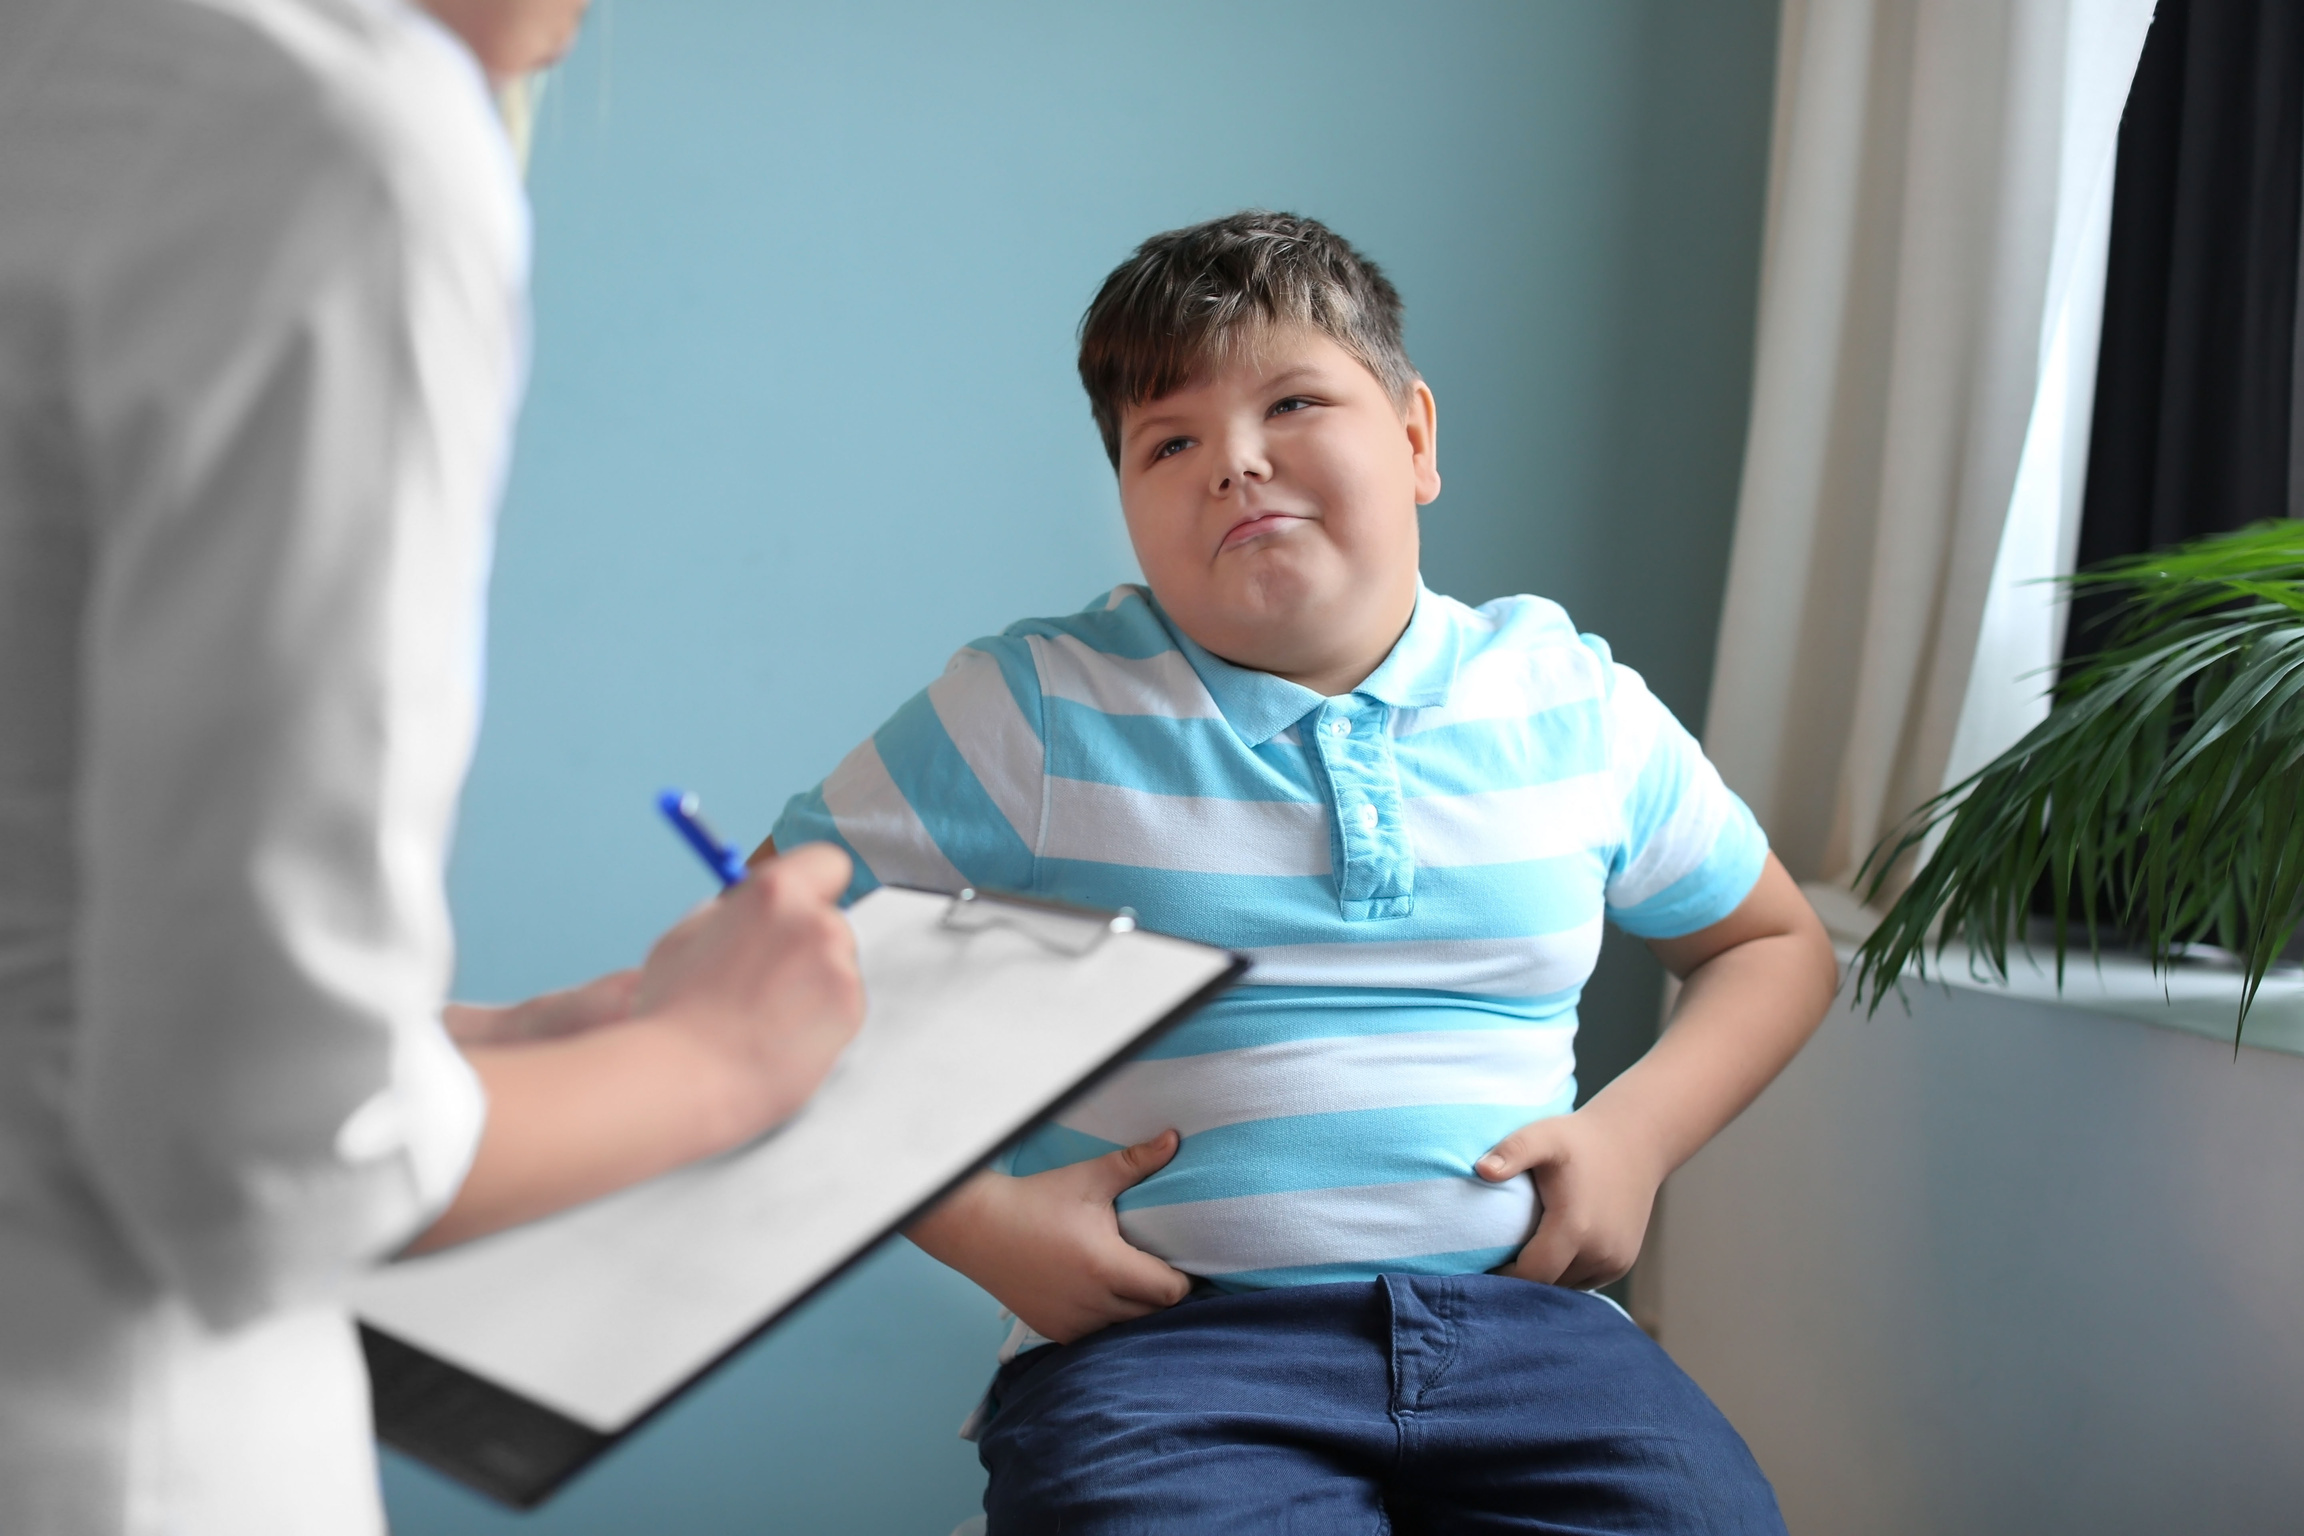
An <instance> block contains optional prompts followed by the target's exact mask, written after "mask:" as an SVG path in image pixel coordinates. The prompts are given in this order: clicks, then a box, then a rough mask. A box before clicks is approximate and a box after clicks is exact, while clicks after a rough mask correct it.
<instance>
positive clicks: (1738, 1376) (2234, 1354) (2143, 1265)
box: [1641, 986, 2304, 1536]
mask: <svg viewBox="0 0 2304 1536" xmlns="http://www.w3.org/2000/svg"><path fill="white" fill-rule="evenodd" d="M2283 990H2285V989H2283ZM1911 1005H1912V1006H1911V1012H1910V1013H1909V1014H1907V1013H1906V1012H1905V1011H1904V1010H1903V1009H1901V1008H1899V1007H1898V1005H1897V1004H1896V1003H1895V1002H1893V1001H1891V1002H1890V1003H1889V1004H1888V1005H1887V1006H1885V1007H1883V1008H1882V1009H1881V1010H1880V1012H1879V1014H1878V1015H1877V1016H1876V1017H1874V1018H1872V1019H1869V1020H1867V1019H1865V1018H1864V1017H1863V1016H1862V1014H1861V1012H1856V1013H1851V1012H1849V1011H1847V1010H1846V1009H1845V1007H1843V1009H1842V1010H1840V1011H1838V1012H1836V1013H1835V1014H1834V1016H1833V1017H1832V1018H1831V1019H1830V1020H1829V1021H1828V1022H1827V1023H1826V1025H1825V1027H1824V1030H1823V1032H1822V1033H1821V1034H1820V1035H1819V1036H1818V1037H1817V1039H1816V1041H1815V1043H1814V1044H1813V1045H1811V1046H1810V1047H1809V1049H1808V1050H1807V1051H1806V1052H1805V1053H1804V1054H1803V1055H1802V1056H1801V1057H1800V1058H1799V1059H1798V1060H1797V1061H1795V1062H1794V1063H1793V1065H1792V1067H1791V1068H1790V1069H1789V1070H1788V1071H1787V1072H1786V1073H1785V1074H1784V1076H1783V1078H1781V1079H1780V1080H1779V1081H1778V1082H1777V1083H1776V1084H1775V1086H1774V1087H1772V1088H1771V1089H1770V1090H1769V1091H1768V1092H1767V1094H1766V1095H1764V1096H1763V1097H1762V1099H1761V1100H1760V1102H1759V1103H1757V1104H1755V1105H1754V1106H1753V1108H1752V1109H1751V1110H1749V1111H1748V1112H1747V1113H1746V1114H1745V1115H1744V1117H1743V1118H1742V1119H1741V1120H1739V1121H1738V1122H1737V1123H1736V1124H1734V1125H1733V1126H1731V1127H1729V1129H1728V1130H1727V1131H1726V1132H1725V1133H1723V1134H1722V1136H1721V1137H1720V1138H1719V1139H1718V1140H1717V1141H1716V1142H1714V1143H1713V1144H1712V1146H1710V1147H1709V1148H1707V1149H1706V1150H1705V1151H1704V1152H1702V1153H1700V1154H1699V1155H1698V1156H1697V1157H1696V1159H1695V1160H1694V1161H1692V1162H1691V1163H1690V1164H1689V1165H1688V1166H1687V1167H1686V1168H1685V1169H1683V1170H1682V1171H1681V1172H1680V1173H1679V1174H1677V1175H1675V1176H1674V1178H1673V1180H1672V1182H1671V1183H1670V1185H1669V1186H1668V1187H1667V1190H1666V1195H1665V1206H1664V1211H1663V1215H1662V1217H1661V1219H1660V1221H1659V1224H1658V1231H1657V1233H1656V1236H1655V1239H1654V1247H1653V1248H1652V1250H1651V1254H1650V1256H1649V1257H1648V1258H1646V1259H1644V1260H1643V1261H1642V1269H1643V1273H1642V1277H1641V1288H1642V1302H1643V1310H1644V1311H1652V1312H1653V1314H1654V1317H1655V1319H1656V1321H1657V1322H1658V1324H1659V1325H1660V1328H1661V1335H1662V1339H1663V1342H1664V1344H1665V1346H1666V1347H1667V1348H1668V1349H1669V1350H1670V1351H1671V1353H1672V1354H1673V1356H1674V1357H1675V1358H1676V1359H1678V1360H1679V1361H1680V1363H1681V1365H1682V1366H1684V1367H1685V1368H1686V1369H1687V1370H1688V1371H1689V1372H1690V1374H1692V1375H1693V1376H1694V1377H1695V1378H1696V1380H1697V1381H1698V1382H1700V1383H1702V1385H1703V1386H1704V1387H1705V1389H1706V1390H1707V1391H1709V1392H1710V1393H1711V1394H1712V1395H1713V1397H1714V1398H1715V1399H1716V1400H1717V1401H1718V1402H1719V1404H1720V1406H1721V1408H1722V1409H1723V1410H1724V1411H1725V1412H1726V1413H1727V1414H1728V1416H1729V1418H1730V1419H1731V1420H1733V1421H1734V1422H1735V1423H1736V1425H1737V1426H1738V1428H1740V1429H1741V1430H1742V1431H1743V1432H1744V1435H1745V1437H1746V1438H1747V1440H1748V1441H1749V1442H1750V1443H1751V1446H1752V1449H1753V1451H1754V1453H1755V1454H1756V1455H1757V1456H1758V1457H1759V1459H1760V1463H1761V1465H1762V1466H1763V1467H1764V1468H1765V1469H1766V1470H1767V1472H1768V1474H1769V1476H1770V1477H1771V1478H1772V1479H1773V1480H1774V1482H1775V1484H1776V1489H1777V1493H1778V1496H1779V1498H1780V1499H1781V1500H1782V1503H1783V1506H1784V1512H1785V1517H1786V1520H1787V1521H1788V1523H1789V1525H1790V1527H1791V1529H1792V1531H1793V1532H1794V1533H1795V1536H1869V1533H1888V1532H1896V1533H1904V1532H1913V1533H1919V1532H1928V1533H1939V1532H1948V1533H1959V1536H1990V1533H1997V1532H2008V1533H2024V1536H2041V1533H2046V1532H2059V1531H2076V1532H2087V1533H2089V1536H2116V1533H2126V1532H2136V1533H2146V1532H2150V1533H2154V1536H2168V1533H2177V1532H2202V1533H2217V1536H2225V1533H2247V1532H2297V1531H2304V1059H2300V1058H2298V1057H2296V1056H2294V1055H2288V1054H2282V1053H2276V1052H2271V1051H2260V1050H2255V1049H2243V1050H2242V1051H2241V1052H2240V1053H2239V1055H2238V1058H2237V1059H2235V1057H2234V1053H2233V1050H2232V1047H2231V1045H2230V1043H2229V1037H2227V1038H2226V1040H2225V1041H2224V1042H2223V1043H2217V1042H2215V1041H2212V1040H2209V1039H2205V1038H2201V1037H2199V1036H2197V1035H2190V1034H2182V1033H2176V1032H2173V1031H2171V1030H2168V1029H2163V1028H2159V1027H2156V1026H2154V1025H2150V1024H2145V1023H2139V1022H2137V1021H2135V1020H2134V1019H2129V1018H2119V1017H2112V1016H2108V1015H2101V1014H2096V1013H2092V1012H2083V1011H2081V1010H2080V1009H2078V1008H2075V1007H2072V1006H2068V1005H2058V1004H2055V1003H2047V1002H2041V1001H2038V1000H2032V999H2024V998H2020V997H2014V996H2009V995H2006V994H2004V993H1995V992H1990V991H1978V990H1971V989H1967V988H1960V989H1952V990H1947V989H1945V988H1942V987H1934V986H1932V987H1927V988H1915V989H1913V991H1912V995H1911ZM2283 1011H2287V1010H2286V1007H2285V1005H2284V1007H2283Z"/></svg>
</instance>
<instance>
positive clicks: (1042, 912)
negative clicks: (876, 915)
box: [942, 886, 1136, 957]
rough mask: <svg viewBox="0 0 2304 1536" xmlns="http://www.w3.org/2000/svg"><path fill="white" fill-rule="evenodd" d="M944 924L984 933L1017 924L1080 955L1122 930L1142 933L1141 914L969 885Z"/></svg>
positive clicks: (1022, 930)
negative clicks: (988, 891) (993, 891)
mask: <svg viewBox="0 0 2304 1536" xmlns="http://www.w3.org/2000/svg"><path fill="white" fill-rule="evenodd" d="M942 926H944V927H946V928H950V929H953V930H955V931H956V932H960V933H981V932H983V931H984V930H985V929H987V928H1013V929H1015V930H1016V931H1017V932H1019V933H1022V934H1024V935H1026V936H1027V937H1029V938H1032V939H1035V940H1037V941H1038V942H1039V943H1040V944H1041V945H1042V946H1043V947H1044V948H1048V949H1052V950H1054V951H1056V952H1057V953H1058V954H1060V955H1072V956H1074V957H1078V956H1080V955H1085V954H1088V953H1089V952H1090V951H1092V950H1094V949H1095V948H1096V946H1097V945H1099V944H1101V943H1103V942H1104V941H1105V940H1106V939H1107V938H1109V937H1111V936H1112V935H1113V934H1116V933H1133V932H1135V931H1136V912H1135V909H1134V908H1132V907H1122V908H1121V909H1120V910H1119V911H1117V912H1098V911H1094V910H1092V909H1090V908H1087V907H1075V906H1069V905H1067V904H1065V903H1063V902H1060V901H1041V900H1039V899H1037V898H1035V897H1031V896H1010V895H1006V894H1002V895H997V896H994V895H987V894H986V893H984V892H982V891H979V890H977V889H976V888H975V887H974V886H968V887H965V888H964V889H962V890H961V892H960V893H959V894H958V895H956V896H954V897H953V898H952V905H950V906H949V907H946V908H945V909H944V917H943V920H942Z"/></svg>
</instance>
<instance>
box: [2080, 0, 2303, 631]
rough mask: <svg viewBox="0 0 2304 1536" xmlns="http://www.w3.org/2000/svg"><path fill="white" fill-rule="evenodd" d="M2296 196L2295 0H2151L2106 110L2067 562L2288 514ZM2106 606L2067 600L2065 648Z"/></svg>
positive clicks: (2296, 489)
mask: <svg viewBox="0 0 2304 1536" xmlns="http://www.w3.org/2000/svg"><path fill="white" fill-rule="evenodd" d="M2300 191H2304V0H2160V5H2159V8H2158V10H2157V12H2156V13H2155V15H2154V17H2153V21H2152V30H2151V32H2150V34H2149V36H2148V37H2147V38H2146V40H2145V44H2144V55H2143V58H2142V59H2141V61H2140V62H2139V63H2138V65H2137V70H2136V83H2135V85H2134V86H2133V87H2132V88H2131V90H2130V92H2129V97H2128V106H2127V111H2126V114H2125V115H2124V116H2123V117H2122V118H2121V121H2120V156H2119V163H2118V171H2117V174H2116V179H2115V181H2114V185H2113V194H2112V241H2111V252H2110V262H2109V265H2108V267H2107V270H2106V273H2105V295H2104V332H2103V342H2102V350H2101V352H2100V354H2099V360H2098V363H2097V373H2096V408H2095V425H2094V428H2093V433H2092V436H2091V439H2090V442H2089V450H2088V484H2087V493H2086V500H2085V502H2084V503H2083V508H2082V514H2081V522H2080V552H2079V563H2080V564H2081V566H2083V567H2086V566H2088V565H2092V564H2094V563H2095V562H2097V561H2099V560H2105V559H2109V558H2111V557H2113V556H2116V555H2126V554H2140V553H2142V552H2144V551H2146V550H2151V549H2159V548H2164V547H2166V546H2168V545H2171V544H2176V543H2180V542H2182V541H2183V540H2185V539H2189V538H2194V537H2197V536H2198V535H2201V534H2205V533H2216V532H2222V531H2225V530H2229V529H2233V528H2238V527H2241V526H2243V525H2245V524H2248V523H2253V522H2258V521H2261V520H2262V519H2264V518H2268V517H2286V516H2292V515H2295V513H2296V510H2297V505H2296V500H2295V499H2293V498H2299V497H2304V484H2299V485H2293V486H2292V485H2291V483H2290V480H2291V476H2290V459H2291V447H2292V438H2293V437H2294V435H2295V431H2294V421H2295V414H2296V413H2295V409H2294V408H2295V405H2296V404H2297V401H2296V400H2295V399H2294V398H2293V396H2294V392H2295V385H2296V382H2297V381H2296V379H2295V377H2294V372H2295V358H2296V352H2297V346H2298V337H2297V327H2296V321H2297V302H2296V290H2297V262H2298V241H2297V230H2298V207H2299V202H2300V198H2299V193H2300ZM2294 446H2299V447H2304V444H2295V445H2294ZM2103 617H2104V615H2103V613H2102V611H2101V609H2100V608H2099V607H2097V606H2095V605H2091V604H2089V603H2088V602H2086V601H2085V600H2083V601H2082V602H2081V603H2080V604H2077V605H2075V608H2074V610H2073V615H2072V624H2071V627H2070V630H2069V632H2068V636H2067V640H2066V646H2065V654H2066V655H2067V656H2068V657H2069V656H2072V655H2076V654H2078V653H2079V652H2081V651H2082V650H2084V649H2086V647H2087V646H2088V645H2089V643H2090V636H2091V634H2092V633H2097V632H2099V631H2098V626H2099V625H2100V623H2101V621H2102V619H2103Z"/></svg>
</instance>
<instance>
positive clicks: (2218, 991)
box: [1806, 886, 2304, 1056]
mask: <svg viewBox="0 0 2304 1536" xmlns="http://www.w3.org/2000/svg"><path fill="white" fill-rule="evenodd" d="M1806 890H1807V893H1808V898H1809V900H1810V901H1811V902H1812V903H1814V905H1815V907H1816V911H1817V914H1818V915H1819V916H1820V917H1822V918H1823V919H1824V926H1825V927H1826V928H1827V929H1829V930H1830V931H1831V934H1832V947H1833V948H1834V949H1835V950H1836V951H1837V952H1838V953H1839V956H1840V963H1841V965H1842V967H1843V968H1844V969H1845V968H1846V966H1847V965H1848V963H1849V961H1850V959H1851V957H1852V956H1853V955H1854V954H1855V951H1856V946H1857V945H1858V944H1860V943H1862V942H1863V940H1864V937H1865V935H1866V934H1867V933H1868V932H1870V925H1869V922H1868V921H1867V920H1866V919H1867V918H1868V916H1869V914H1866V913H1865V911H1864V909H1863V908H1862V907H1860V906H1858V905H1857V903H1856V901H1855V899H1854V898H1853V897H1851V896H1850V895H1848V893H1847V892H1845V891H1839V890H1835V889H1831V888H1825V887H1817V886H1809V887H1806ZM2240 980H2241V978H2240V974H2239V972H2238V971H2236V970H2231V969H2228V968H2226V967H2224V966H2222V965H2213V964H2194V963H2191V962H2186V961H2179V962H2178V963H2177V964H2175V965H2174V966H2171V967H2170V968H2169V969H2168V971H2167V972H2166V973H2165V974H2163V975H2159V976H2155V975H2153V974H2152V967H2151V965H2150V964H2149V963H2148V962H2147V961H2145V960H2144V959H2143V958H2142V957H2141V956H2138V955H2132V954H2127V953H2124V952H2122V953H2107V954H2105V955H2103V956H2102V957H2100V958H2092V957H2090V955H2089V954H2088V952H2087V951H2086V950H2085V949H2084V948H2083V949H2079V950H2076V951H2073V952H2069V953H2067V954H2066V956H2065V958H2064V985H2063V988H2062V990H2061V991H2059V990H2058V988H2057V985H2056V956H2055V953H2054V951H2052V950H2046V949H2040V950H2023V949H2011V950H2010V951H2009V954H2008V979H2007V980H2006V981H2002V980H2001V979H2000V978H1999V977H1997V976H1995V975H1993V974H1992V973H1991V971H1990V969H1989V967H1988V966H1987V965H1986V963H1985V962H1984V961H1983V960H1982V959H1981V958H1979V957H1977V956H1975V955H1974V954H1973V953H1972V952H1971V951H1970V950H1969V948H1968V947H1967V946H1966V945H1964V944H1954V945H1952V946H1950V947H1949V948H1947V949H1946V950H1945V951H1944V956H1943V959H1942V960H1941V961H1939V960H1938V959H1937V958H1936V955H1935V952H1934V950H1933V949H1931V950H1930V952H1929V956H1928V974H1927V978H1926V981H1925V982H1924V983H1923V982H1921V981H1920V978H1917V977H1914V978H1912V980H1910V981H1908V982H1907V983H1906V985H1907V986H1911V985H1928V986H1950V987H1958V988H1961V989H1963V990H1966V991H1973V992H1990V993H1994V994H1996V995H1998V996H2002V997H2018V998H2023V999H2024V1000H2025V1001H2027V1002H2037V1003H2051V1004H2054V1005H2056V1006H2058V1007H2063V1008H2073V1009H2077V1010H2079V1011H2081V1012H2084V1013H2097V1014H2111V1015H2114V1016H2115V1017H2118V1018H2124V1019H2136V1020H2140V1021H2141V1022H2143V1023H2146V1024H2156V1025H2158V1026H2160V1027H2161V1028H2162V1029H2173V1030H2180V1031H2182V1032H2183V1033H2185V1034H2188V1035H2199V1036H2202V1037H2204V1038H2206V1039H2209V1040H2214V1041H2217V1042H2219V1043H2221V1044H2223V1045H2225V1046H2230V1045H2231V1043H2232V1030H2233V1025H2234V1023H2235V1022H2236V1021H2237V1019H2238V1018H2239V1013H2240ZM2240 1043H2241V1044H2242V1045H2243V1046H2247V1047H2252V1048H2254V1049H2257V1050H2265V1051H2285V1052H2287V1053H2288V1054H2289V1055H2291V1056H2304V974H2299V973H2298V972H2297V971H2295V970H2293V969H2282V970H2278V971H2274V972H2273V973H2272V974H2271V975H2269V976H2267V977H2265V978H2264V984H2263V985H2262V986H2261V987H2259V988H2258V989H2257V992H2256V1002H2255V1006H2253V1007H2252V1008H2250V1009H2249V1010H2248V1023H2247V1027H2246V1029H2245V1030H2244V1031H2243V1032H2242V1033H2241V1036H2240Z"/></svg>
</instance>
